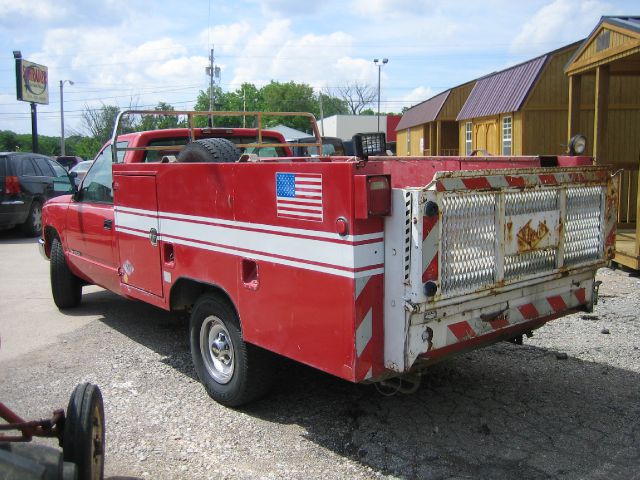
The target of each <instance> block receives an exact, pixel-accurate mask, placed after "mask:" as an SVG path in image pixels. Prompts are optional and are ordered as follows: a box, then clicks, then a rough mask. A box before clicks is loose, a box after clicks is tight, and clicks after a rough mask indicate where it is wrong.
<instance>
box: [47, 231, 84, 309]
mask: <svg viewBox="0 0 640 480" xmlns="http://www.w3.org/2000/svg"><path fill="white" fill-rule="evenodd" d="M49 276H50V279H51V294H52V296H53V301H54V303H55V304H56V306H57V307H58V308H73V307H77V306H78V305H79V304H80V301H81V300H82V281H81V280H80V279H79V278H78V277H76V276H75V275H74V274H73V272H71V270H70V269H69V265H67V259H66V258H65V256H64V250H63V249H62V243H60V239H59V238H57V237H56V238H54V239H53V241H52V242H51V259H50V265H49Z"/></svg>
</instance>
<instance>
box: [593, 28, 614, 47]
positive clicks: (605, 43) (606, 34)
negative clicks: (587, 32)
mask: <svg viewBox="0 0 640 480" xmlns="http://www.w3.org/2000/svg"><path fill="white" fill-rule="evenodd" d="M610 45H611V32H610V31H609V30H603V31H602V32H600V34H599V35H598V36H597V37H596V52H601V51H602V50H606V49H607V48H609V46H610Z"/></svg>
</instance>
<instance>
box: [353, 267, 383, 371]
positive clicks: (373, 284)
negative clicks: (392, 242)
mask: <svg viewBox="0 0 640 480" xmlns="http://www.w3.org/2000/svg"><path fill="white" fill-rule="evenodd" d="M354 297H355V353H356V355H355V359H356V361H355V368H354V374H355V381H356V382H361V381H363V380H367V379H369V378H372V377H375V376H377V375H379V374H380V373H381V372H382V370H383V369H384V337H383V334H384V331H383V321H384V318H383V303H382V302H383V298H384V275H372V276H369V277H360V278H356V279H355V280H354Z"/></svg>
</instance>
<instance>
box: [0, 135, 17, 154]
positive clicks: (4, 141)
mask: <svg viewBox="0 0 640 480" xmlns="http://www.w3.org/2000/svg"><path fill="white" fill-rule="evenodd" d="M19 146H20V144H19V143H18V136H17V135H16V134H15V132H12V131H10V130H2V131H0V152H15V151H16V149H17V148H19Z"/></svg>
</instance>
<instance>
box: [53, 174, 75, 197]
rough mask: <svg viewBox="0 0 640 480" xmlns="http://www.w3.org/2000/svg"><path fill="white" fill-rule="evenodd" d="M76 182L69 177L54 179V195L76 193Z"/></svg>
mask: <svg viewBox="0 0 640 480" xmlns="http://www.w3.org/2000/svg"><path fill="white" fill-rule="evenodd" d="M75 191H76V184H75V182H74V181H73V180H72V179H71V178H69V177H68V176H67V177H57V178H54V179H53V193H54V195H64V194H65V193H75Z"/></svg>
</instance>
